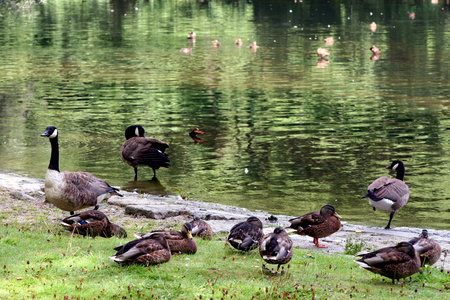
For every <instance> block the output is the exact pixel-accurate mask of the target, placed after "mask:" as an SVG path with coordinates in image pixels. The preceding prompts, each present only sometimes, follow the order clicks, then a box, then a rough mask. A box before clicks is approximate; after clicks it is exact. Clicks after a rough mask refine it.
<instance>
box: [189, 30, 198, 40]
mask: <svg viewBox="0 0 450 300" xmlns="http://www.w3.org/2000/svg"><path fill="white" fill-rule="evenodd" d="M196 37H197V34H196V33H195V32H193V31H190V32H189V35H188V36H187V38H188V39H189V40H195V38H196Z"/></svg>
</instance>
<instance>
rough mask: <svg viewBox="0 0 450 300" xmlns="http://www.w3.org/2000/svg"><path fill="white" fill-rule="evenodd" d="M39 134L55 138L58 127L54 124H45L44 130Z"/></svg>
mask: <svg viewBox="0 0 450 300" xmlns="http://www.w3.org/2000/svg"><path fill="white" fill-rule="evenodd" d="M41 136H46V137H48V138H49V139H52V138H55V137H57V136H58V129H56V127H55V126H47V128H46V129H45V132H44V133H43V134H41Z"/></svg>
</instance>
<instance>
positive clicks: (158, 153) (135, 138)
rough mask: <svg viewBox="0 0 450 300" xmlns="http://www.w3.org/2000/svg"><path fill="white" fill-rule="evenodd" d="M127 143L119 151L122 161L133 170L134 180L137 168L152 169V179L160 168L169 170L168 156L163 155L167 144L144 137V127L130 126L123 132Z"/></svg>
mask: <svg viewBox="0 0 450 300" xmlns="http://www.w3.org/2000/svg"><path fill="white" fill-rule="evenodd" d="M125 137H126V139H127V141H126V142H125V143H123V145H122V148H121V149H120V155H121V156H122V160H123V161H124V162H126V163H127V164H129V165H130V166H132V167H133V168H134V179H137V173H138V171H137V168H138V167H143V166H149V167H150V168H152V169H153V178H156V170H158V169H159V168H160V167H164V168H169V167H170V164H169V154H166V153H164V151H166V149H167V148H169V144H167V143H166V142H163V141H160V140H157V139H149V138H146V137H145V130H144V127H142V126H141V125H131V126H129V127H128V128H127V129H126V130H125Z"/></svg>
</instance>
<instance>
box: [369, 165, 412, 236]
mask: <svg viewBox="0 0 450 300" xmlns="http://www.w3.org/2000/svg"><path fill="white" fill-rule="evenodd" d="M386 169H392V170H394V171H396V172H397V178H390V177H380V178H378V179H376V180H375V181H374V182H372V184H370V185H369V187H368V188H367V191H368V193H367V194H365V195H364V196H362V197H361V198H369V204H370V205H372V207H373V210H376V209H381V210H387V211H390V212H391V214H390V216H389V222H388V224H387V226H386V227H385V229H390V228H391V221H392V218H393V217H394V214H395V212H396V211H397V210H399V209H400V208H402V207H403V206H404V205H405V204H406V203H407V202H408V198H409V188H408V186H407V185H406V183H405V182H404V181H403V179H404V177H405V165H404V164H403V162H402V161H401V160H394V161H393V162H392V163H391V165H389V166H387V167H386Z"/></svg>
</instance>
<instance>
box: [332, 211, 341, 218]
mask: <svg viewBox="0 0 450 300" xmlns="http://www.w3.org/2000/svg"><path fill="white" fill-rule="evenodd" d="M333 216H335V217H336V218H338V219H342V217H341V216H340V215H338V213H337V212H335V213H334V214H333Z"/></svg>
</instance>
